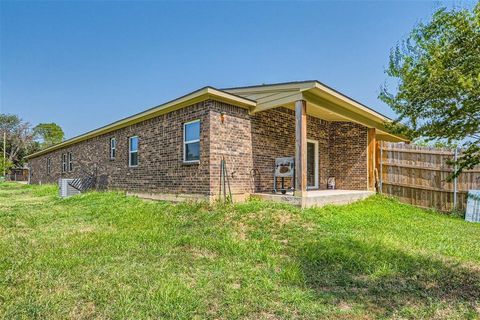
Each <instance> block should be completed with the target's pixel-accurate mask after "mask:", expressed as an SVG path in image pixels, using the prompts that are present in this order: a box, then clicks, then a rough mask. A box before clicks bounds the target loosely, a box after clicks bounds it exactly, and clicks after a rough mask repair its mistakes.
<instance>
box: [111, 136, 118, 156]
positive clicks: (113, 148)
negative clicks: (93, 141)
mask: <svg viewBox="0 0 480 320" xmlns="http://www.w3.org/2000/svg"><path fill="white" fill-rule="evenodd" d="M116 154H117V140H116V139H115V138H111V139H110V159H112V160H113V159H115V156H116Z"/></svg>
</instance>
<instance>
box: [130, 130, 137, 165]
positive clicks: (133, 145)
mask: <svg viewBox="0 0 480 320" xmlns="http://www.w3.org/2000/svg"><path fill="white" fill-rule="evenodd" d="M128 166H129V167H136V166H138V137H137V136H133V137H130V138H129V143H128Z"/></svg>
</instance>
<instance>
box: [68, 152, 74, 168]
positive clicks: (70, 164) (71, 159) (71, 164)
mask: <svg viewBox="0 0 480 320" xmlns="http://www.w3.org/2000/svg"><path fill="white" fill-rule="evenodd" d="M72 171H73V157H72V153H71V152H69V153H68V172H72Z"/></svg>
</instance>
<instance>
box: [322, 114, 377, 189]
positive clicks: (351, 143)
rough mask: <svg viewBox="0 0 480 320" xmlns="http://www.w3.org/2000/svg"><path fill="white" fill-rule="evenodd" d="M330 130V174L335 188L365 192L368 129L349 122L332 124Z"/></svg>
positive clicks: (366, 182)
mask: <svg viewBox="0 0 480 320" xmlns="http://www.w3.org/2000/svg"><path fill="white" fill-rule="evenodd" d="M330 128H331V129H330V159H331V161H330V168H331V169H330V174H331V175H332V176H334V177H335V181H336V186H337V188H338V189H352V190H366V189H367V184H368V167H367V156H368V155H367V131H368V129H367V128H366V127H364V126H362V125H359V124H356V123H351V122H332V123H331V126H330Z"/></svg>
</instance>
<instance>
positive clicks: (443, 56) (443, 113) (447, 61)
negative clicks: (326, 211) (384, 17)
mask: <svg viewBox="0 0 480 320" xmlns="http://www.w3.org/2000/svg"><path fill="white" fill-rule="evenodd" d="M386 73H387V75H389V76H390V77H392V78H393V79H394V80H395V82H396V87H395V88H394V90H393V91H391V90H389V88H388V86H387V85H384V86H383V87H382V90H381V93H380V96H379V98H380V99H381V100H382V101H384V102H385V103H386V104H388V105H389V106H390V107H391V108H392V109H393V110H395V111H396V112H397V113H398V114H399V118H398V119H397V121H396V122H395V123H394V125H393V126H392V129H395V130H396V131H397V132H399V133H404V134H406V135H407V136H409V137H410V138H411V139H412V140H413V139H417V138H423V139H426V140H432V141H446V143H447V144H452V143H456V144H458V145H459V147H462V149H464V152H463V156H462V157H460V158H459V160H458V163H457V165H458V166H457V168H458V171H457V172H456V173H455V175H457V174H458V173H459V172H461V171H462V170H464V169H471V168H472V167H473V166H475V165H476V164H479V163H480V2H478V3H477V4H476V5H475V6H474V7H473V9H472V10H469V9H454V10H451V11H448V10H446V9H444V8H443V9H439V10H437V11H436V12H435V14H434V15H433V17H432V19H431V20H430V21H429V22H428V23H422V24H419V25H418V26H416V27H415V28H414V29H413V31H412V32H411V33H410V35H409V36H408V37H407V39H406V40H404V41H402V42H401V43H399V44H398V45H397V46H396V47H395V48H393V49H392V51H391V53H390V62H389V65H388V67H387V69H386ZM400 123H401V124H402V125H400Z"/></svg>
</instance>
